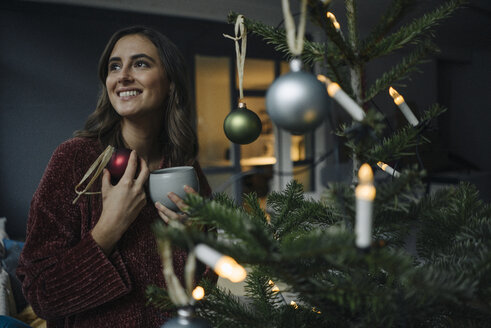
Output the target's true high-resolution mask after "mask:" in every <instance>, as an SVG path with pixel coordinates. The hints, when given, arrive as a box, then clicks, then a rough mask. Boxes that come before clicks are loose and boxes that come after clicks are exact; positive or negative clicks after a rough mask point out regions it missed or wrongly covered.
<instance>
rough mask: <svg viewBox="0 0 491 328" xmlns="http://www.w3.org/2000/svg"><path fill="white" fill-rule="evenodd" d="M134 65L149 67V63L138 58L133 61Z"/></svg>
mask: <svg viewBox="0 0 491 328" xmlns="http://www.w3.org/2000/svg"><path fill="white" fill-rule="evenodd" d="M135 67H142V68H144V67H150V65H148V63H147V62H146V61H144V60H139V61H137V62H135Z"/></svg>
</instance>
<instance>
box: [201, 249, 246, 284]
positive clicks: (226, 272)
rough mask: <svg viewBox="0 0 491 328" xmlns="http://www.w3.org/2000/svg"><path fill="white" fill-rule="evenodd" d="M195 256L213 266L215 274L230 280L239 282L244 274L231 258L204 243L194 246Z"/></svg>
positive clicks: (244, 271)
mask: <svg viewBox="0 0 491 328" xmlns="http://www.w3.org/2000/svg"><path fill="white" fill-rule="evenodd" d="M195 252H196V257H197V258H198V259H199V260H200V261H201V262H203V263H205V264H206V265H208V266H210V267H212V268H213V270H214V271H215V272H216V274H217V275H219V276H220V277H223V278H227V279H228V280H230V281H231V282H241V281H243V280H244V279H245V278H246V276H247V272H246V270H245V269H244V268H243V267H242V266H241V265H240V264H238V263H237V262H236V261H235V260H234V259H233V258H231V257H230V256H227V255H223V254H221V253H219V252H217V251H216V250H214V249H213V248H211V247H209V246H208V245H205V244H198V245H196V248H195Z"/></svg>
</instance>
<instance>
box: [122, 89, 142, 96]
mask: <svg viewBox="0 0 491 328" xmlns="http://www.w3.org/2000/svg"><path fill="white" fill-rule="evenodd" d="M139 93H140V92H139V91H136V90H131V91H123V92H120V93H119V96H120V97H131V96H136V95H138V94H139Z"/></svg>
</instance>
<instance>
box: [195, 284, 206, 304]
mask: <svg viewBox="0 0 491 328" xmlns="http://www.w3.org/2000/svg"><path fill="white" fill-rule="evenodd" d="M192 294H193V298H194V299H195V300H197V301H199V300H202V299H203V297H205V290H204V288H203V287H201V286H196V288H195V289H194V290H193V293H192Z"/></svg>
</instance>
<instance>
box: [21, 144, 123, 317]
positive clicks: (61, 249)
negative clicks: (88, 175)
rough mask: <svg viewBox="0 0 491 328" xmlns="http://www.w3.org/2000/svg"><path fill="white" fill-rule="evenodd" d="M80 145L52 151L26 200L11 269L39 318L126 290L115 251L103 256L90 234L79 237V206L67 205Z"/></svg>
mask: <svg viewBox="0 0 491 328" xmlns="http://www.w3.org/2000/svg"><path fill="white" fill-rule="evenodd" d="M80 148H81V145H80V144H77V142H76V141H73V139H72V140H71V141H68V142H65V143H63V144H61V145H60V146H59V147H58V148H57V149H56V150H55V152H54V154H53V156H52V158H51V160H50V162H49V164H48V166H47V168H46V171H45V173H44V175H43V177H42V179H41V182H40V184H39V187H38V189H37V190H36V192H35V194H34V196H33V199H32V202H31V208H30V212H29V220H28V224H27V235H26V243H25V245H24V248H23V251H22V254H21V257H20V261H19V266H18V269H17V275H18V276H19V278H20V280H21V281H22V288H23V292H24V295H25V296H26V298H27V300H28V302H29V303H30V304H31V305H32V307H33V309H34V311H35V312H36V313H37V314H38V315H39V316H40V317H43V318H45V319H55V318H60V317H66V316H69V315H73V314H77V313H80V312H83V311H86V310H88V309H91V308H94V307H97V306H99V305H101V304H104V303H107V302H110V301H111V300H114V299H117V298H119V297H121V296H122V295H125V294H127V293H128V292H129V291H130V290H131V282H130V278H129V276H128V273H127V271H126V268H125V265H124V263H123V260H122V258H121V256H120V255H119V253H118V252H114V253H113V254H112V255H111V256H110V257H107V256H106V255H105V254H104V253H103V251H102V249H101V248H100V247H99V246H98V245H97V243H96V242H95V241H94V239H93V238H92V237H91V234H90V233H85V234H84V235H82V232H81V231H82V229H81V225H82V210H81V207H80V206H79V204H78V203H77V204H72V201H73V199H74V198H75V196H76V194H75V192H74V186H75V185H76V184H77V182H78V181H76V180H75V179H76V178H75V176H77V175H78V174H74V173H75V171H77V169H79V168H78V167H77V165H79V164H77V163H75V160H74V159H75V158H76V157H77V156H76V154H77V152H79V151H80V150H81V149H80Z"/></svg>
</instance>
